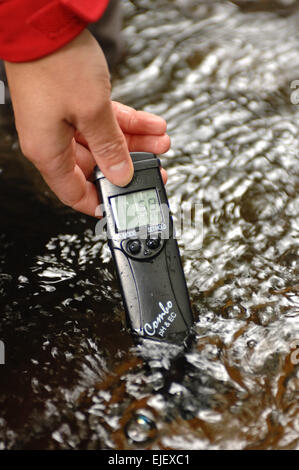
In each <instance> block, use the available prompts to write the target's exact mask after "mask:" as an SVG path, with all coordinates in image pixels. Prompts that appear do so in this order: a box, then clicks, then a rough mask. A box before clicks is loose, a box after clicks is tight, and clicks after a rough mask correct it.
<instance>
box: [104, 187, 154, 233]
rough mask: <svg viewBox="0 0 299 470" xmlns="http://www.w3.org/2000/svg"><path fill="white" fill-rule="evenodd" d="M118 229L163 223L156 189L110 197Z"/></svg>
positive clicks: (130, 228)
mask: <svg viewBox="0 0 299 470" xmlns="http://www.w3.org/2000/svg"><path fill="white" fill-rule="evenodd" d="M110 203H111V207H112V211H113V216H114V220H115V223H116V228H117V230H118V231H119V232H120V231H123V230H132V229H135V228H137V227H143V226H146V225H158V224H161V223H162V213H161V208H160V203H159V199H158V195H157V191H156V189H146V190H144V191H136V192H134V193H128V194H122V195H120V196H114V197H111V198H110Z"/></svg>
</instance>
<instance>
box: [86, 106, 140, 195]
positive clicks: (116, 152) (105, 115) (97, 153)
mask: <svg viewBox="0 0 299 470" xmlns="http://www.w3.org/2000/svg"><path fill="white" fill-rule="evenodd" d="M77 129H78V130H79V132H80V133H81V134H82V135H83V136H84V139H85V140H86V142H87V145H88V148H89V149H90V152H91V154H92V155H93V157H94V160H95V162H96V163H97V165H98V166H99V167H100V168H101V171H102V172H103V174H104V175H105V176H106V178H108V179H109V181H111V183H113V184H115V185H118V186H126V185H127V184H128V183H129V182H130V181H131V179H132V177H133V173H134V169H133V164H132V160H131V157H130V155H129V150H128V146H127V143H126V139H125V137H124V134H123V132H122V131H121V129H120V127H119V125H118V123H117V120H116V118H115V116H114V113H113V109H112V105H111V102H110V100H106V99H104V100H103V102H102V103H100V104H98V105H96V104H95V106H94V108H93V110H91V109H89V110H88V109H87V110H85V113H82V115H81V116H80V120H79V121H78V125H77Z"/></svg>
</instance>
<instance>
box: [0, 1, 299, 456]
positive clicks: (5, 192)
mask: <svg viewBox="0 0 299 470" xmlns="http://www.w3.org/2000/svg"><path fill="white" fill-rule="evenodd" d="M123 3H124V13H125V31H124V36H125V39H126V43H127V57H126V58H125V60H124V62H123V64H122V65H121V66H120V67H119V70H118V76H117V78H116V79H115V83H114V98H115V99H118V100H120V101H123V102H125V103H127V104H129V105H133V106H135V107H136V108H142V109H146V110H149V111H153V112H156V113H158V114H162V115H163V116H164V117H165V118H166V119H167V121H168V130H169V133H170V135H171V138H172V150H171V151H170V152H169V153H168V154H167V155H166V156H165V157H163V163H164V166H165V167H166V168H167V170H168V174H169V183H168V185H167V189H168V194H169V196H170V202H171V204H176V203H180V204H181V205H184V204H185V203H186V202H195V201H201V202H202V204H203V211H204V214H203V217H204V234H203V246H202V249H201V250H198V251H188V250H187V249H186V248H187V247H185V245H184V236H183V238H182V239H181V240H180V245H181V249H182V255H183V261H184V267H185V272H186V277H187V281H188V285H189V289H190V294H191V300H192V305H193V310H194V312H195V315H196V325H195V331H194V341H193V343H192V345H191V346H190V348H189V350H188V351H186V352H185V353H179V354H174V353H173V351H171V350H169V351H163V353H161V351H160V350H159V349H158V348H156V349H153V348H152V347H151V348H150V352H148V351H147V350H146V346H144V347H140V346H139V347H136V346H134V345H133V343H132V340H131V338H130V337H129V335H128V334H127V333H126V331H125V330H124V329H123V328H122V318H123V310H122V306H121V302H120V294H119V291H118V287H117V283H116V280H115V276H114V274H113V265H112V262H111V258H110V255H109V252H108V249H107V246H106V245H105V244H103V243H102V242H101V241H100V240H98V239H97V238H96V237H94V235H93V230H94V221H93V220H92V219H87V218H86V217H82V216H80V215H78V214H74V213H72V212H70V211H69V210H68V209H64V208H61V207H60V206H58V205H57V204H56V203H55V201H53V200H52V198H51V196H50V195H49V194H48V193H47V192H45V191H44V189H43V187H41V183H40V180H39V178H38V177H37V176H36V174H35V173H32V172H31V171H29V170H28V168H26V167H24V166H23V163H22V161H21V160H20V159H19V158H18V150H17V145H16V143H15V136H14V135H13V133H12V131H10V130H9V129H10V125H9V123H8V122H7V121H6V120H5V122H4V124H3V125H2V130H1V161H0V181H1V185H0V188H1V189H0V191H1V199H0V209H1V211H0V221H1V234H0V239H1V250H0V292H1V298H0V306H1V322H0V339H2V340H4V341H5V345H6V358H7V361H6V362H7V363H6V365H5V366H1V370H0V372H1V393H0V403H1V417H0V448H22V449H24V448H48V449H54V448H58V449H67V448H117V449H135V448H155V449H157V448H161V449H163V448H167V449H176V448H178V449H182V448H186V449H220V448H234V449H273V448H274V449H291V448H298V447H299V413H298V411H299V404H298V388H299V372H298V366H297V365H296V362H298V360H297V359H298V355H296V350H295V348H296V342H295V341H294V340H296V339H299V277H298V274H299V267H298V212H299V204H298V203H299V165H298V133H299V111H298V110H299V108H298V106H296V105H294V104H292V103H291V99H290V94H291V89H290V82H291V81H292V80H296V79H299V75H298V73H299V72H298V70H299V58H298V41H299V33H298V21H299V6H298V3H297V2H296V1H283V0H276V1H270V0H269V1H248V2H247V1H245V0H244V1H241V0H240V1H235V2H228V1H227V2H224V1H223V2H220V1H213V2H203V1H200V2H199V1H195V0H176V1H169V0H159V2H155V5H154V3H153V2H150V1H149V0H138V1H137V0H135V1H127V2H123ZM157 3H159V8H158V7H157ZM2 120H3V117H2ZM185 237H186V239H188V234H185ZM170 349H171V348H170Z"/></svg>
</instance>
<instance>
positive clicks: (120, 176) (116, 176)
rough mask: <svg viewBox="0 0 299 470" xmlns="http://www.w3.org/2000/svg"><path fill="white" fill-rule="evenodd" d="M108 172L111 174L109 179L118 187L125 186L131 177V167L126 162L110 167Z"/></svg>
mask: <svg viewBox="0 0 299 470" xmlns="http://www.w3.org/2000/svg"><path fill="white" fill-rule="evenodd" d="M109 172H111V173H113V174H111V177H112V178H113V180H114V181H115V182H116V184H117V185H118V186H126V185H127V184H129V183H130V181H131V179H132V177H133V171H132V167H131V165H130V163H128V162H127V161H126V160H123V161H122V162H120V163H117V164H116V165H112V166H110V167H109Z"/></svg>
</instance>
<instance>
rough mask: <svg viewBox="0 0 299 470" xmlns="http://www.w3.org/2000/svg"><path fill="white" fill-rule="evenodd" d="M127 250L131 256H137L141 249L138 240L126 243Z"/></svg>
mask: <svg viewBox="0 0 299 470" xmlns="http://www.w3.org/2000/svg"><path fill="white" fill-rule="evenodd" d="M127 249H128V250H129V252H130V253H132V255H137V253H139V251H140V249H141V243H140V240H129V241H128V243H127Z"/></svg>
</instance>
